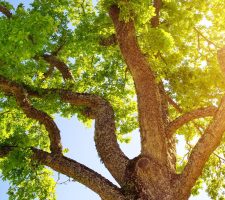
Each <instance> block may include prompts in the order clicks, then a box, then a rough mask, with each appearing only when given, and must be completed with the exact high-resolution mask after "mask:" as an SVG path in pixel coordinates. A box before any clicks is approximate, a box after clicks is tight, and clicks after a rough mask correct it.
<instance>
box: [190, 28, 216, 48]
mask: <svg viewBox="0 0 225 200" xmlns="http://www.w3.org/2000/svg"><path fill="white" fill-rule="evenodd" d="M194 30H195V31H196V32H197V33H198V34H199V35H200V36H201V37H202V38H204V39H205V40H206V41H207V42H208V43H209V44H212V45H213V46H215V47H216V48H220V47H219V46H218V45H217V44H215V43H214V42H212V41H211V40H209V39H208V38H207V37H206V36H205V35H203V33H201V32H200V31H199V30H198V29H197V28H196V27H194Z"/></svg>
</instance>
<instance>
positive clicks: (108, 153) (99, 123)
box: [0, 76, 129, 185]
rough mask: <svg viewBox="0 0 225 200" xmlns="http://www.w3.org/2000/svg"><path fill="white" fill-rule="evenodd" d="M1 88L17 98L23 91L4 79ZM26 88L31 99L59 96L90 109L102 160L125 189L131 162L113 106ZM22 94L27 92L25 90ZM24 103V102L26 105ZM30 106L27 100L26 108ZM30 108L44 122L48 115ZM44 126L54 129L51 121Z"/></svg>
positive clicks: (79, 96)
mask: <svg viewBox="0 0 225 200" xmlns="http://www.w3.org/2000/svg"><path fill="white" fill-rule="evenodd" d="M11 85H12V86H11ZM0 87H1V88H2V89H4V90H6V91H8V92H12V93H13V94H14V95H15V96H16V97H17V95H19V94H18V93H19V92H20V90H22V89H21V87H20V86H19V85H18V84H16V83H14V82H10V81H8V80H7V79H5V78H4V77H2V76H0ZM23 88H26V92H27V94H28V95H30V96H34V97H39V98H44V97H46V95H51V94H52V95H55V94H58V95H59V96H60V97H61V100H62V101H64V102H68V103H70V104H71V105H74V106H85V107H87V108H88V110H89V116H90V115H91V117H92V118H94V119H95V144H96V148H97V151H98V153H99V156H100V158H101V160H102V161H103V163H104V164H105V166H106V167H107V168H108V170H109V171H110V172H111V174H112V175H113V176H114V178H115V179H116V180H117V181H118V183H120V184H121V185H122V184H123V182H124V179H125V177H124V176H125V170H126V167H127V164H128V162H129V159H128V158H127V157H126V156H125V155H124V153H123V152H122V151H121V149H120V147H119V145H118V143H117V138H116V127H115V119H114V111H113V108H112V107H111V105H110V104H109V102H107V101H106V100H104V99H103V98H101V97H99V96H97V95H91V94H82V93H74V92H72V91H69V90H60V89H38V91H39V93H38V92H36V91H33V90H31V89H30V88H29V87H28V86H25V85H24V86H23ZM22 92H24V89H23V90H22ZM22 97H23V99H24V98H25V97H24V96H22ZM21 99H22V98H21ZM23 99H22V100H21V101H23ZM27 104H28V103H27V100H26V105H27ZM22 106H23V105H22ZM22 106H21V107H22ZM29 106H30V104H29ZM29 106H28V108H26V110H28V111H26V112H28V116H30V117H36V118H38V120H41V119H39V117H40V116H43V115H44V113H43V112H42V113H38V111H36V110H34V108H33V107H31V108H29ZM31 111H32V112H34V111H35V113H37V115H35V116H33V115H32V112H31ZM39 112H41V111H39ZM86 114H87V113H86ZM46 118H47V116H46V117H44V119H45V120H46ZM41 122H42V121H41ZM46 122H48V123H46ZM43 123H46V124H45V125H46V129H47V128H48V129H50V128H52V126H51V127H49V125H48V124H51V123H53V121H52V122H51V121H50V119H48V121H44V122H43ZM48 131H50V135H52V134H53V132H52V129H50V130H48ZM53 144H54V143H53Z"/></svg>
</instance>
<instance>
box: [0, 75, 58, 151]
mask: <svg viewBox="0 0 225 200" xmlns="http://www.w3.org/2000/svg"><path fill="white" fill-rule="evenodd" d="M0 89H1V90H3V91H4V92H6V93H12V94H13V95H14V96H15V97H16V101H17V103H18V105H19V106H20V107H21V108H22V110H23V111H24V113H25V114H26V116H27V117H29V118H32V119H35V120H37V121H39V123H40V124H43V125H44V126H45V128H46V130H47V131H48V134H49V139H50V150H51V152H54V153H58V154H61V153H62V145H61V137H60V131H59V129H58V127H57V125H56V124H55V122H54V120H53V119H52V118H51V117H50V116H49V115H48V114H47V113H45V112H43V111H40V110H38V109H36V108H34V107H33V106H32V105H31V103H30V101H29V99H28V93H27V91H26V90H25V89H24V88H23V87H22V86H21V85H19V84H17V83H15V82H13V81H10V80H8V79H6V78H5V77H3V76H2V75H0Z"/></svg>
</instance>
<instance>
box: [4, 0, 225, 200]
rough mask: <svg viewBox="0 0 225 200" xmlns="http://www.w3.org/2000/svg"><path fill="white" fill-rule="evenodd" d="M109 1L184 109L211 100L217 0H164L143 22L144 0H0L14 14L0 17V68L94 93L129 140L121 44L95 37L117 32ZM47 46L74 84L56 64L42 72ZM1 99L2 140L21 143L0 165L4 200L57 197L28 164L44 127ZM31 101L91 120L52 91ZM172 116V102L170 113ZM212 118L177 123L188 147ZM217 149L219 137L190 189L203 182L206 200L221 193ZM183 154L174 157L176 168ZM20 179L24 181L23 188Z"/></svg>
mask: <svg viewBox="0 0 225 200" xmlns="http://www.w3.org/2000/svg"><path fill="white" fill-rule="evenodd" d="M114 3H117V4H118V5H119V6H120V8H121V11H122V12H121V16H120V19H121V20H125V21H127V22H128V21H129V20H131V19H132V20H135V25H136V31H137V38H138V41H139V45H140V48H141V49H142V52H143V53H144V54H145V56H146V57H147V58H148V60H149V63H150V64H151V66H152V68H153V69H154V71H155V74H156V75H157V79H158V81H159V82H160V81H162V82H163V83H164V85H165V87H166V91H167V92H168V94H169V95H171V97H172V98H173V99H174V101H176V102H177V103H178V104H179V106H180V107H181V108H182V109H183V111H184V112H185V111H189V110H191V109H193V108H198V107H201V106H207V105H210V104H214V105H217V104H218V101H219V100H220V98H221V95H222V93H223V92H224V90H225V87H224V80H223V77H222V75H221V72H220V70H219V67H218V63H217V50H218V48H220V47H222V46H223V45H224V44H223V43H224V37H225V28H224V20H225V15H224V14H223V11H224V8H225V2H223V1H219V0H214V1H209V0H205V1H200V0H193V1H188V0H179V1H176V0H164V1H163V7H162V9H161V16H160V25H159V26H158V27H157V28H152V27H151V24H150V23H149V21H150V19H151V18H152V17H153V16H154V7H153V6H152V1H151V0H131V1H123V0H108V1H107V0H106V1H104V0H101V1H99V2H98V4H97V5H96V6H94V5H93V2H92V1H91V0H85V1H82V0H34V1H33V3H31V4H30V6H28V7H25V6H23V4H20V5H18V6H13V5H12V4H10V3H7V2H6V1H0V4H1V5H4V6H6V7H7V8H8V9H9V10H10V11H11V12H12V14H13V15H12V17H11V18H10V19H8V18H7V17H6V16H4V15H1V16H0V46H1V51H0V64H1V69H0V74H1V75H4V76H5V77H8V78H9V79H11V80H14V81H17V82H18V83H23V84H26V85H29V86H30V87H31V88H34V89H35V90H38V89H39V88H64V89H65V88H70V89H72V90H73V91H76V92H87V93H92V94H99V95H100V96H102V97H104V98H106V99H107V100H108V101H109V102H110V103H111V104H112V105H113V108H114V111H115V115H116V125H117V134H118V138H119V140H121V141H125V142H127V141H128V140H129V135H127V133H130V132H131V131H133V130H135V129H137V128H138V122H137V110H136V101H135V99H136V97H135V91H134V86H133V82H132V77H131V76H130V73H129V71H128V70H127V68H126V65H125V63H124V61H123V59H122V57H121V54H120V50H119V48H118V46H117V45H116V44H114V45H111V46H108V47H105V46H101V45H100V41H101V40H102V39H105V38H108V37H109V36H111V35H112V34H114V33H115V31H114V27H113V24H112V22H111V20H110V18H109V16H108V13H107V12H108V8H109V6H110V5H112V4H114ZM54 52H57V57H58V58H59V59H60V60H62V61H64V62H65V63H66V64H67V65H68V67H69V68H70V70H71V72H72V74H73V76H74V79H75V82H74V83H72V82H71V81H64V80H63V78H62V75H61V73H60V72H59V71H58V70H57V69H55V70H54V71H53V72H52V74H50V76H48V77H46V76H45V74H46V72H47V71H48V70H49V69H50V68H51V67H50V65H49V63H47V62H46V61H45V60H44V59H43V58H42V55H44V54H52V53H54ZM0 96H1V99H0V108H1V112H0V144H1V145H11V146H18V147H19V148H17V149H16V151H13V152H11V153H10V156H8V157H7V158H5V159H1V164H0V167H1V170H2V171H1V172H2V176H3V179H7V180H9V181H10V184H11V187H10V189H9V192H8V194H9V196H10V199H13V200H14V199H23V200H24V199H28V200H31V199H35V198H38V199H43V200H44V199H49V200H51V199H55V196H54V186H55V183H54V181H53V180H52V179H51V178H50V177H51V173H50V172H49V170H47V169H45V168H44V167H43V166H38V165H37V163H33V162H31V159H30V151H29V150H28V148H29V147H31V146H35V147H38V148H42V149H45V150H49V142H48V139H47V138H48V137H47V133H46V130H45V128H44V126H42V125H39V123H37V122H36V121H35V120H31V119H29V118H27V117H26V116H25V115H24V114H23V111H22V110H21V108H19V107H18V105H17V104H16V101H15V98H14V97H12V96H6V95H5V94H4V93H1V94H0ZM32 104H33V105H34V106H35V107H36V108H38V109H41V110H43V111H45V112H47V113H48V114H49V115H52V116H55V115H56V114H60V115H61V116H63V117H68V118H69V117H71V116H72V115H77V116H78V118H79V119H80V120H82V121H83V122H84V123H87V124H88V123H89V121H88V119H86V118H85V117H84V116H83V115H82V114H81V111H82V109H83V108H82V107H78V108H77V107H72V106H71V105H69V104H66V103H63V102H59V98H58V97H57V96H51V95H49V96H47V98H46V99H44V100H40V99H39V100H37V99H34V100H32ZM121 105H122V106H121ZM179 115H180V113H179V112H177V111H176V110H175V109H174V108H173V107H172V106H171V107H170V116H171V119H174V118H176V117H177V116H179ZM209 121H210V118H208V119H204V120H202V119H201V120H200V119H199V120H196V121H195V122H196V124H198V126H199V127H200V130H197V129H196V124H194V123H190V124H189V125H187V126H184V127H182V128H181V129H179V130H178V134H180V135H183V136H184V138H185V141H186V144H187V145H186V149H187V152H190V150H191V148H192V147H193V144H194V142H196V141H197V138H198V137H199V136H200V134H201V132H202V131H203V130H204V128H205V127H206V125H207V124H208V122H209ZM18 149H19V150H18ZM224 152H225V145H224V144H222V145H221V146H220V148H218V149H217V151H216V152H215V154H213V155H212V156H211V158H210V160H209V162H208V164H207V166H206V168H205V170H204V173H203V175H202V177H201V178H200V180H199V181H198V184H197V185H196V188H194V189H193V193H195V194H197V193H198V189H199V188H201V187H202V186H203V185H204V184H206V186H207V191H208V193H209V195H210V197H211V198H212V199H220V200H222V199H224V198H225V195H224V194H223V193H224V192H225V179H224V178H225V165H224V164H223V162H224V160H223V159H221V158H220V157H222V158H223V157H224ZM187 156H188V154H186V155H185V156H184V157H183V156H182V157H181V158H180V157H179V156H178V157H179V159H178V160H179V162H178V170H180V169H182V167H183V166H184V164H185V160H186V159H187ZM203 183H204V184H203ZM27 184H29V188H27V187H24V185H27ZM21 190H22V192H21Z"/></svg>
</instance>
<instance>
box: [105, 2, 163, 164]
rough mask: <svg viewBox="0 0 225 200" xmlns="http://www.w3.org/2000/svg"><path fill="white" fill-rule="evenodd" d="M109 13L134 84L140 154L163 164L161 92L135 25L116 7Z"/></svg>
mask: <svg viewBox="0 0 225 200" xmlns="http://www.w3.org/2000/svg"><path fill="white" fill-rule="evenodd" d="M109 14H110V16H111V18H112V21H113V23H114V27H115V30H116V37H117V41H118V44H119V47H120V50H121V53H122V56H123V57H124V60H125V62H126V64H127V66H128V68H129V70H130V72H131V75H132V77H133V80H134V84H135V89H136V94H137V103H138V118H139V124H140V132H141V138H142V140H141V147H142V149H141V154H142V155H148V156H150V157H151V158H152V159H155V160H157V161H158V162H159V163H162V164H165V162H167V149H166V148H167V147H166V137H165V129H164V128H165V127H164V123H163V114H162V105H161V100H160V92H159V88H158V85H157V82H156V79H155V75H154V72H153V71H152V69H151V67H150V65H149V63H148V61H147V59H146V57H145V56H144V55H143V54H142V52H141V50H140V48H139V46H138V42H137V38H136V33H135V26H134V22H133V21H132V20H130V21H129V22H124V21H121V20H120V19H119V14H120V9H119V8H118V7H117V6H115V5H114V6H112V7H111V8H110V11H109Z"/></svg>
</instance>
